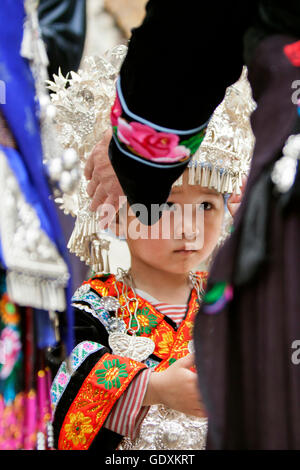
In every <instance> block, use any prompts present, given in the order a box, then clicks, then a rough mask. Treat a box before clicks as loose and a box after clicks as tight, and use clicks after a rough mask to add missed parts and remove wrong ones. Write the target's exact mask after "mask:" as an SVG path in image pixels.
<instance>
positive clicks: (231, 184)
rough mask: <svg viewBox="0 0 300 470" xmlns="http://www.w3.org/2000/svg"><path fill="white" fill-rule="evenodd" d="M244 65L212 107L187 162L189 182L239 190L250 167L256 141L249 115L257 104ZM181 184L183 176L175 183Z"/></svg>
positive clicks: (229, 191) (223, 190)
mask: <svg viewBox="0 0 300 470" xmlns="http://www.w3.org/2000/svg"><path fill="white" fill-rule="evenodd" d="M247 75H248V71H247V67H246V66H244V67H243V70H242V74H241V77H240V78H239V80H238V81H237V82H236V83H234V84H233V85H231V86H229V87H228V88H227V90H226V93H225V97H224V100H223V101H222V103H221V104H220V105H219V106H218V107H217V108H216V109H215V111H214V113H213V115H212V117H211V119H210V121H209V124H208V126H207V130H206V134H205V137H204V139H203V142H202V144H201V145H200V147H199V149H198V150H197V152H196V153H195V155H194V156H193V158H192V159H191V161H190V162H189V165H188V168H189V184H192V185H198V184H199V185H201V186H204V187H209V188H212V189H215V190H216V191H218V192H220V193H229V194H230V193H233V192H235V193H236V194H240V187H241V186H242V177H243V175H245V176H246V175H247V174H248V172H249V169H250V163H251V158H252V154H253V148H254V143H255V138H254V134H253V132H252V128H251V124H250V116H251V114H252V112H253V111H254V110H255V108H256V103H255V101H254V100H253V98H252V90H251V86H250V83H249V81H248V78H247ZM180 184H182V177H181V178H179V179H178V180H177V182H176V183H175V185H180Z"/></svg>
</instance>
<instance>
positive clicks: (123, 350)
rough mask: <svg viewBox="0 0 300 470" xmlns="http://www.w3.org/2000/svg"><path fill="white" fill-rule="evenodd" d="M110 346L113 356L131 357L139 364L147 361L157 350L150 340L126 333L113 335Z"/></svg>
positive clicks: (109, 340) (109, 341) (110, 336)
mask: <svg viewBox="0 0 300 470" xmlns="http://www.w3.org/2000/svg"><path fill="white" fill-rule="evenodd" d="M108 344H109V346H110V347H111V349H112V352H113V354H116V355H117V356H122V357H129V358H130V359H134V360H135V361H138V362H143V361H145V360H146V359H147V358H148V357H149V356H151V354H152V353H153V351H154V349H155V343H154V341H152V339H150V338H145V337H143V336H135V335H132V336H131V335H128V334H126V333H119V332H115V333H111V334H110V335H109V337H108Z"/></svg>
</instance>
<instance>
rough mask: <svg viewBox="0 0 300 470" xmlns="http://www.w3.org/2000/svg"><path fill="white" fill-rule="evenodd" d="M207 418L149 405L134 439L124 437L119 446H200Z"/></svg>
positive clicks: (159, 448)
mask: <svg viewBox="0 0 300 470" xmlns="http://www.w3.org/2000/svg"><path fill="white" fill-rule="evenodd" d="M206 437H207V419H206V418H196V417H193V416H188V415H186V414H184V413H180V412H178V411H175V410H172V409H170V408H167V407H166V406H164V405H153V406H151V407H150V410H149V411H148V414H147V416H146V417H145V419H144V420H143V422H142V425H141V427H140V430H139V434H138V436H137V438H136V439H133V440H131V439H130V438H128V437H125V438H124V439H123V440H122V442H121V444H120V445H119V447H118V449H119V450H204V449H205V447H206Z"/></svg>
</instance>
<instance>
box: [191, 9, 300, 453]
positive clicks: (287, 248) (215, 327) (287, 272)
mask: <svg viewBox="0 0 300 470" xmlns="http://www.w3.org/2000/svg"><path fill="white" fill-rule="evenodd" d="M263 4H264V5H265V7H266V8H267V7H268V11H269V19H270V21H267V28H266V31H267V34H266V35H264V36H263V39H262V40H261V41H259V42H258V43H257V44H256V46H254V43H251V47H253V49H252V50H251V54H250V56H249V57H251V60H250V62H249V79H250V82H251V85H252V88H253V94H254V98H255V100H256V101H257V103H258V107H257V110H256V111H255V112H254V113H253V115H252V119H251V122H252V127H253V131H254V134H255V137H256V146H255V151H254V157H253V162H252V166H251V172H250V175H249V179H248V184H247V188H246V191H245V195H244V199H243V202H242V204H241V208H240V210H239V212H238V214H237V216H236V218H235V230H234V233H233V235H232V236H231V238H230V239H229V240H228V241H227V243H226V244H225V246H224V247H223V249H221V250H220V252H219V253H218V255H217V258H216V260H215V262H214V265H213V267H212V270H211V273H210V276H209V282H208V289H210V288H211V287H212V286H213V285H214V284H215V283H216V282H221V281H225V282H228V283H230V284H232V285H233V287H234V299H233V301H232V302H231V303H230V304H227V305H226V307H225V308H224V309H223V310H221V311H220V312H219V313H218V314H216V315H206V314H205V313H204V309H203V307H202V309H200V312H199V313H198V315H197V317H196V322H195V330H194V339H195V349H196V365H197V371H198V376H199V387H200V389H201V392H202V394H203V397H204V401H205V405H206V407H207V410H208V414H209V434H208V449H235V450H236V449H259V450H265V449H277V450H280V449H283V450H286V449H290V450H292V449H300V402H299V396H300V368H299V366H297V365H294V364H293V363H292V361H291V355H292V349H291V346H292V342H293V341H294V340H297V339H299V338H300V322H299V314H300V291H299V279H300V255H299V233H300V218H299V207H297V206H296V205H295V204H293V205H291V206H290V207H288V205H287V204H285V206H284V210H283V205H282V204H281V198H279V197H278V194H276V192H275V191H274V187H273V185H272V184H270V183H268V182H267V184H264V183H263V178H265V175H267V174H269V178H270V171H271V169H272V167H273V164H274V162H275V161H276V160H277V159H278V158H279V157H280V156H281V155H282V147H283V145H284V143H285V141H286V139H287V138H288V137H289V135H291V134H292V133H293V132H294V131H295V126H297V119H298V118H297V107H296V105H295V104H294V103H292V99H291V98H292V92H293V89H292V87H291V85H292V83H293V82H294V81H295V80H299V79H300V68H299V67H294V66H293V65H292V64H291V63H290V62H289V60H288V59H287V57H286V56H285V54H284V52H283V47H284V46H285V45H286V44H290V43H292V42H295V41H297V40H298V39H299V37H300V30H298V35H295V36H292V35H290V36H286V35H283V34H278V33H282V32H283V31H284V32H286V29H287V28H288V26H290V29H291V31H292V32H293V33H294V32H295V29H296V30H297V27H298V26H297V25H298V24H299V18H300V4H299V3H298V2H297V3H296V2H288V1H285V2H283V1H282V2H279V1H277V2H263ZM273 5H274V9H273ZM279 7H280V11H281V14H280V15H281V18H280V15H278V14H277V13H276V12H278V11H279ZM291 11H293V15H291V14H290V13H291ZM265 14H266V10H265ZM275 17H276V22H275V19H274V18H275ZM280 19H281V21H280ZM261 21H262V23H263V22H264V17H262V19H261ZM279 23H280V24H281V26H282V27H281V28H280V27H279ZM273 27H274V29H273V30H272V28H273ZM271 33H273V34H271ZM248 45H249V43H248ZM249 51H250V49H248V52H249ZM266 181H267V180H266ZM260 185H261V186H260ZM260 187H261V188H262V192H261V194H262V196H261V197H262V200H261V204H262V205H264V204H267V205H266V208H267V210H263V211H262V213H263V217H264V220H262V221H260V222H261V224H262V225H263V226H264V227H265V230H263V231H261V230H259V231H258V233H259V236H261V235H262V234H263V233H264V234H265V239H264V240H261V239H258V240H257V241H258V245H257V247H258V248H259V247H261V243H265V246H264V247H263V249H262V252H263V257H262V258H263V261H264V262H263V263H262V264H258V265H257V268H258V269H253V270H252V271H251V272H249V273H248V278H244V279H241V278H238V277H237V273H238V271H237V267H238V266H239V264H240V262H241V258H240V255H241V253H243V249H246V248H247V247H245V246H243V244H244V243H245V238H242V236H241V234H242V233H243V230H244V228H245V221H247V220H248V221H249V217H251V211H252V213H253V208H254V205H253V204H256V203H257V194H256V190H257V189H259V188H260ZM267 200H268V201H267ZM290 201H293V198H292V197H291V198H290ZM254 229H255V225H253V228H252V230H253V234H252V235H253V236H254V237H255V236H256V235H255V230H254ZM248 230H251V224H250V225H248ZM246 235H251V234H246ZM246 240H247V237H246ZM248 240H249V237H248ZM244 253H245V252H244ZM248 254H249V253H248ZM256 254H257V253H256ZM246 268H247V266H245V268H244V272H245V270H246ZM249 268H250V264H249ZM249 271H250V269H249ZM237 284H239V285H238V286H237Z"/></svg>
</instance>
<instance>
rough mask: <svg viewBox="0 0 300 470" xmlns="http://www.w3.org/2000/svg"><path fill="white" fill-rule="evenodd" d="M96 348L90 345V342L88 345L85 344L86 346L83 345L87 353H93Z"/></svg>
mask: <svg viewBox="0 0 300 470" xmlns="http://www.w3.org/2000/svg"><path fill="white" fill-rule="evenodd" d="M94 348H95V345H94V344H92V343H89V342H88V341H87V342H86V343H84V345H83V349H84V350H85V351H92V350H93V349H94Z"/></svg>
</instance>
